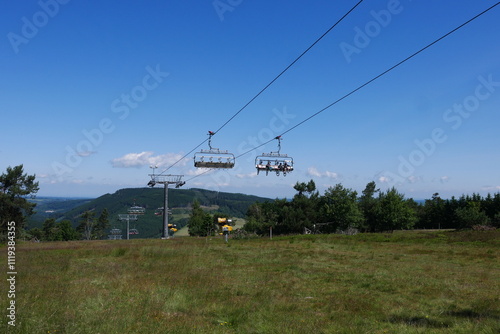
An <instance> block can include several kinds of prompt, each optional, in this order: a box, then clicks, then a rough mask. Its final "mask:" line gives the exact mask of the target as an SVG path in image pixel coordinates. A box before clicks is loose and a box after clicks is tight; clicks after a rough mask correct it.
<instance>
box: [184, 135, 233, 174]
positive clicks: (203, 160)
mask: <svg viewBox="0 0 500 334" xmlns="http://www.w3.org/2000/svg"><path fill="white" fill-rule="evenodd" d="M208 135H209V136H210V137H209V138H208V147H209V149H208V150H201V151H200V152H196V153H195V154H194V158H193V159H194V166H195V167H197V168H233V167H234V162H235V157H234V154H232V153H229V152H228V151H223V150H219V149H218V148H213V147H212V136H213V135H215V132H212V131H208Z"/></svg>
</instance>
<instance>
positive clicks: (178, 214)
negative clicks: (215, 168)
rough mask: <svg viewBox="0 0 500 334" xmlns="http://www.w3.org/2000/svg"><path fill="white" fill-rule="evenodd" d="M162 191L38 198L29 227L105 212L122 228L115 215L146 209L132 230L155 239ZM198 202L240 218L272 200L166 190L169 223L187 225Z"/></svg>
mask: <svg viewBox="0 0 500 334" xmlns="http://www.w3.org/2000/svg"><path fill="white" fill-rule="evenodd" d="M163 196H164V189H163V188H125V189H120V190H117V191H116V192H115V193H113V194H105V195H102V196H100V197H98V198H95V199H54V200H53V201H50V199H49V198H40V199H38V200H35V202H37V207H36V208H35V210H36V211H37V214H35V215H34V216H33V217H31V218H30V221H29V223H28V226H29V227H30V228H31V227H41V224H42V223H43V221H45V219H46V218H55V219H56V220H57V221H61V220H63V219H68V220H70V221H71V222H72V225H73V226H75V227H76V226H77V224H78V221H79V216H80V215H81V214H82V213H83V212H85V211H89V210H90V211H94V212H95V213H96V216H99V215H100V213H101V212H102V211H103V210H104V209H107V210H108V213H109V220H110V223H111V228H122V229H123V228H125V226H124V223H123V222H121V221H119V220H118V214H126V213H127V211H128V209H129V208H130V207H132V206H140V207H144V208H145V209H146V212H145V214H144V215H140V216H139V217H138V221H137V222H135V223H133V225H132V227H133V228H137V229H138V230H139V232H140V234H139V235H138V236H134V237H136V238H138V237H140V238H150V237H156V236H158V235H159V234H160V232H161V228H162V226H163V218H162V216H158V215H155V211H156V209H158V208H161V207H163V201H164V199H163ZM194 200H197V201H198V202H199V203H200V204H201V205H202V206H203V207H204V208H205V209H206V211H208V212H215V211H217V212H222V213H225V214H228V215H230V216H232V217H237V218H243V217H244V216H245V214H246V212H247V209H248V207H249V206H250V205H252V204H253V203H255V202H265V201H272V199H269V198H264V197H259V196H254V195H245V194H240V193H226V192H217V191H212V190H205V189H198V188H191V189H175V188H172V189H169V192H168V202H169V209H170V210H171V211H172V216H171V217H170V220H171V221H172V222H174V223H177V224H178V225H180V226H183V225H185V224H187V219H188V217H189V214H190V213H191V204H192V203H193V202H194Z"/></svg>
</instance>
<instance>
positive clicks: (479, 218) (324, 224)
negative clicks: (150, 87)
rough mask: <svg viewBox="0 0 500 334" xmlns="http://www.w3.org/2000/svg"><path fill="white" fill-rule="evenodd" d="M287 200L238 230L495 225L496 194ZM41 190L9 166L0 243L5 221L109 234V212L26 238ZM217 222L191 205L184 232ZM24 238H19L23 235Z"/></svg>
mask: <svg viewBox="0 0 500 334" xmlns="http://www.w3.org/2000/svg"><path fill="white" fill-rule="evenodd" d="M294 189H295V190H296V192H297V193H296V194H295V195H294V197H293V198H292V199H291V200H288V199H276V200H274V201H267V202H260V201H256V202H255V203H253V204H251V205H250V206H249V208H248V210H247V215H246V218H247V222H246V223H245V225H244V227H243V230H244V231H246V232H250V233H257V234H261V235H263V234H267V233H268V232H269V229H272V230H273V233H274V234H300V233H304V232H309V233H335V232H342V231H343V232H346V231H349V230H353V229H355V230H357V231H360V232H383V231H393V230H399V229H414V228H418V229H465V228H473V229H479V230H489V229H495V228H499V227H500V192H499V193H495V194H493V195H491V194H488V195H487V196H486V197H482V196H480V195H479V194H472V195H462V196H461V197H459V198H455V197H452V198H451V199H442V198H441V197H440V196H439V194H438V193H435V194H433V195H432V198H431V199H428V200H425V202H424V203H418V202H416V201H414V200H413V199H411V198H410V199H406V198H405V196H404V194H402V193H400V192H398V191H397V190H396V188H394V187H393V188H391V189H388V190H386V191H381V190H380V189H377V186H376V183H375V182H373V181H372V182H369V183H368V184H367V185H366V187H365V189H364V190H363V191H362V193H361V194H360V195H359V196H358V193H357V192H356V191H354V190H352V189H349V188H345V187H344V186H342V184H340V183H339V184H337V185H335V186H333V187H330V188H328V189H327V190H326V191H325V192H324V194H323V195H320V194H319V191H318V190H317V189H316V184H315V183H314V181H313V180H310V181H309V182H307V183H305V182H297V183H296V184H295V186H294ZM38 190H39V186H38V182H35V175H28V174H26V173H24V170H23V165H19V166H16V167H13V168H12V167H8V168H7V171H6V173H3V174H1V175H0V242H1V241H2V240H4V239H5V236H6V231H7V225H8V223H9V222H11V221H14V222H15V223H16V230H17V231H18V232H19V233H18V234H17V237H19V238H25V237H30V235H31V236H32V237H36V238H38V239H39V240H47V241H52V240H54V241H55V240H79V239H85V240H93V239H102V238H104V237H105V236H106V234H107V230H108V229H109V217H108V211H107V209H103V210H102V211H101V212H100V213H99V216H96V212H94V211H85V212H84V213H83V214H81V215H80V221H79V224H78V226H77V228H76V229H75V228H73V227H72V225H71V222H70V221H69V220H63V221H60V222H57V221H56V220H54V219H47V220H46V221H45V222H44V223H43V226H42V228H41V229H39V228H35V229H31V230H30V231H29V233H30V235H26V232H25V231H24V226H25V223H26V217H28V216H30V215H32V214H33V213H34V208H35V205H36V204H34V203H31V202H29V201H28V200H27V199H28V198H30V197H34V196H35V195H36V193H37V192H38ZM219 218H229V215H227V214H223V213H215V214H213V215H210V214H208V213H206V212H204V210H203V209H202V208H201V206H200V204H199V203H198V202H197V201H195V202H194V203H193V207H192V213H191V215H190V217H189V221H188V224H189V234H190V235H192V236H208V235H214V234H216V233H218V232H219V230H220V227H221V226H220V224H219V223H218V221H219ZM23 233H24V235H23Z"/></svg>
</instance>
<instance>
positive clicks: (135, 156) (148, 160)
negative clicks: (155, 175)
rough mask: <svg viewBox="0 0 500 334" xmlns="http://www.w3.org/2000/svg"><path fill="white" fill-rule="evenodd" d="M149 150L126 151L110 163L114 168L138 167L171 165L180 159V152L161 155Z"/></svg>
mask: <svg viewBox="0 0 500 334" xmlns="http://www.w3.org/2000/svg"><path fill="white" fill-rule="evenodd" d="M153 154H154V153H153V152H151V151H145V152H141V153H128V154H125V155H124V156H122V157H120V158H115V159H113V160H111V165H112V166H113V167H114V168H140V167H142V166H153V165H154V166H158V167H160V166H166V165H172V164H174V163H176V162H177V161H179V160H180V159H182V156H183V155H182V154H180V153H167V154H163V155H156V156H154V155H153ZM186 160H187V159H183V160H182V161H180V162H179V163H177V166H185V165H186Z"/></svg>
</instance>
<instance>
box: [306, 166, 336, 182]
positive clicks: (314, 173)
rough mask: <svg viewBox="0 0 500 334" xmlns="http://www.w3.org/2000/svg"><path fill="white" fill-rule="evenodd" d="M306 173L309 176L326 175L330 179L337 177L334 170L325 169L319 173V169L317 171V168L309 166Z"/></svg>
mask: <svg viewBox="0 0 500 334" xmlns="http://www.w3.org/2000/svg"><path fill="white" fill-rule="evenodd" d="M307 174H308V175H309V176H315V177H327V178H330V179H338V178H339V175H338V174H337V173H335V172H330V171H326V172H323V173H321V172H320V171H318V169H317V168H316V167H309V168H308V169H307Z"/></svg>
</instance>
